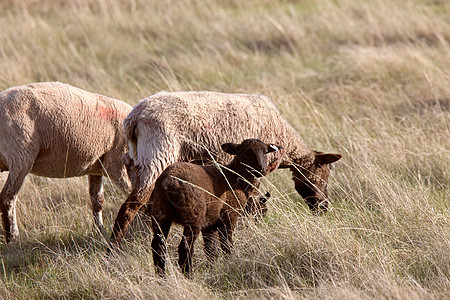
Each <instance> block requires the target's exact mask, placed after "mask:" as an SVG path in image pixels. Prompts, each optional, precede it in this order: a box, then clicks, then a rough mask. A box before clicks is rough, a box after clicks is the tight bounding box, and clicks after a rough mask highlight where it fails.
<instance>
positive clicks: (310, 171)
mask: <svg viewBox="0 0 450 300" xmlns="http://www.w3.org/2000/svg"><path fill="white" fill-rule="evenodd" d="M313 156H314V157H313V159H312V160H311V163H310V164H309V166H304V164H300V163H295V164H294V165H293V166H292V167H290V169H291V171H292V174H293V180H294V183H295V189H296V190H297V192H298V193H299V194H300V195H301V196H302V197H303V199H305V201H306V203H307V204H308V206H309V208H310V209H311V210H312V211H313V212H314V213H317V212H326V211H327V208H328V204H329V202H328V192H327V185H328V176H329V175H330V171H331V164H332V163H334V162H336V161H338V160H339V159H340V158H341V157H342V155H341V154H334V153H323V152H318V151H314V152H313Z"/></svg>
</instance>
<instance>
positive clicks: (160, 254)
mask: <svg viewBox="0 0 450 300" xmlns="http://www.w3.org/2000/svg"><path fill="white" fill-rule="evenodd" d="M171 224H172V220H165V221H161V220H160V221H157V220H155V219H153V220H152V231H153V240H152V252H153V263H154V264H155V272H156V274H157V275H158V276H160V277H163V276H164V275H165V264H166V261H165V259H164V252H166V243H165V241H166V239H167V235H168V234H169V230H170V225H171Z"/></svg>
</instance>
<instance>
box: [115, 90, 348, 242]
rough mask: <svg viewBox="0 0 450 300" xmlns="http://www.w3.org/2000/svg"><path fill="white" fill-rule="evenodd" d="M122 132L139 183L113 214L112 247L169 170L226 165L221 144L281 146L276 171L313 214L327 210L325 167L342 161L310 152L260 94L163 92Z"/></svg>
mask: <svg viewBox="0 0 450 300" xmlns="http://www.w3.org/2000/svg"><path fill="white" fill-rule="evenodd" d="M124 129H125V133H126V135H127V139H128V143H129V155H130V157H131V161H132V162H133V163H134V168H135V169H137V173H138V178H137V180H136V182H135V185H134V189H133V191H132V192H131V194H130V195H129V197H128V198H127V200H126V201H125V203H124V204H123V205H122V206H121V208H120V210H119V213H118V215H117V218H116V221H115V224H114V228H113V232H112V235H111V246H113V247H114V246H115V245H117V244H119V243H120V242H121V240H122V238H123V236H124V234H125V233H126V231H127V230H128V227H129V225H130V223H131V221H132V220H133V219H134V217H135V215H136V213H137V211H138V210H139V209H140V208H141V207H142V206H143V205H144V204H145V203H146V202H147V201H148V199H149V197H150V194H151V191H152V189H153V186H154V183H155V180H156V178H157V177H158V176H159V175H160V174H161V173H162V171H163V170H164V169H165V168H166V167H167V166H169V165H171V164H173V163H175V162H177V161H192V160H197V161H199V160H200V161H202V160H210V159H211V158H214V159H216V160H218V161H219V162H221V163H224V164H226V163H229V161H230V160H231V156H230V155H228V154H225V153H223V152H221V151H220V145H221V144H222V143H224V142H234V143H238V142H240V141H242V140H245V139H249V138H257V139H260V140H262V141H264V142H273V143H276V144H279V145H281V146H283V148H284V150H285V151H284V152H285V155H284V158H283V160H282V161H281V164H280V168H289V169H290V170H291V171H292V173H293V180H294V183H295V188H296V190H297V191H298V193H299V194H300V195H302V196H303V198H304V199H305V200H306V201H307V203H308V205H309V207H310V208H311V209H312V210H314V211H317V210H319V209H321V210H326V208H327V197H328V195H327V181H328V175H329V173H330V167H329V164H331V163H333V162H335V161H337V160H338V159H340V158H341V155H340V154H327V153H322V152H317V151H313V150H311V149H310V148H309V147H308V146H307V145H306V143H305V142H304V141H303V139H302V138H301V137H300V135H299V134H298V133H297V132H296V131H295V129H294V128H293V127H292V126H291V125H289V124H288V123H287V122H286V121H285V120H284V119H283V118H282V117H281V115H280V113H279V111H278V110H277V108H276V107H275V105H274V104H273V102H272V101H271V100H270V99H269V98H268V97H266V96H262V95H249V94H225V93H216V92H175V93H167V92H161V93H158V94H156V95H153V96H151V97H149V98H146V99H144V100H142V101H140V102H139V103H138V104H137V105H136V106H135V107H134V108H133V110H132V111H131V113H130V114H129V115H128V117H127V118H126V119H125V121H124ZM273 159H274V158H273Z"/></svg>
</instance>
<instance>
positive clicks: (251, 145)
mask: <svg viewBox="0 0 450 300" xmlns="http://www.w3.org/2000/svg"><path fill="white" fill-rule="evenodd" d="M222 149H223V150H224V151H225V152H227V153H229V154H234V155H236V156H237V157H236V158H235V159H236V160H237V162H239V164H240V165H242V166H243V167H244V169H245V171H247V172H249V173H250V174H251V175H252V176H254V177H256V178H259V177H262V176H264V175H266V174H267V167H268V165H267V154H268V153H270V152H276V151H278V150H280V149H281V146H275V145H268V144H265V143H263V142H262V141H260V140H258V139H248V140H245V141H243V142H242V143H241V144H232V143H227V144H223V145H222ZM241 174H242V173H241Z"/></svg>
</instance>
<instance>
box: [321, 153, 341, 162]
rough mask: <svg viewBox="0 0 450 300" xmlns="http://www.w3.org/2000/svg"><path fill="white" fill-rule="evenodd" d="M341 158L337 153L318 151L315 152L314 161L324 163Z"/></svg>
mask: <svg viewBox="0 0 450 300" xmlns="http://www.w3.org/2000/svg"><path fill="white" fill-rule="evenodd" d="M341 158H342V155H341V154H339V153H323V152H318V153H317V154H316V160H315V162H316V163H317V164H319V165H326V164H331V163H334V162H335V161H338V160H340V159H341Z"/></svg>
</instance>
